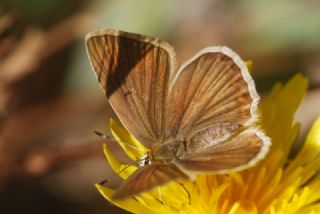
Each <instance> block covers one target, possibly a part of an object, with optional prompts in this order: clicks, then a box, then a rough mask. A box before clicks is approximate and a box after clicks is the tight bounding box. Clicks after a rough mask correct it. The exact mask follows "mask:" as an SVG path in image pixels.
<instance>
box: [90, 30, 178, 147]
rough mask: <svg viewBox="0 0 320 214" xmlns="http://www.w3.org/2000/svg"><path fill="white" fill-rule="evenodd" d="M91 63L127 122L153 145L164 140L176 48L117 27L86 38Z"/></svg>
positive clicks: (146, 141)
mask: <svg viewBox="0 0 320 214" xmlns="http://www.w3.org/2000/svg"><path fill="white" fill-rule="evenodd" d="M86 43H87V51H88V55H89V58H90V61H91V64H92V66H93V68H94V70H95V72H96V75H97V77H98V80H99V82H100V84H101V86H102V88H103V89H104V91H105V93H106V96H107V98H108V100H109V102H110V104H111V106H112V108H113V109H114V110H115V112H116V113H117V115H118V117H119V119H120V120H121V121H122V123H123V124H124V126H125V127H126V128H127V129H128V130H129V131H130V132H131V133H132V134H133V135H134V136H135V137H136V138H137V139H138V140H140V142H143V143H144V144H147V145H149V146H150V144H151V143H154V142H159V141H162V140H163V131H164V130H165V121H164V120H165V118H166V112H165V110H166V109H167V94H168V84H169V79H170V76H169V75H170V73H171V70H175V64H174V55H175V54H174V51H173V48H171V46H170V45H168V44H167V43H165V42H162V41H159V40H157V39H154V38H150V37H144V36H140V35H137V34H131V33H125V32H120V31H115V30H104V31H98V32H95V33H91V34H89V35H88V37H87V39H86Z"/></svg>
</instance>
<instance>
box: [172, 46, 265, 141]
mask: <svg viewBox="0 0 320 214" xmlns="http://www.w3.org/2000/svg"><path fill="white" fill-rule="evenodd" d="M235 58H237V59H238V60H239V61H241V60H240V58H239V57H238V56H237V55H236V54H235V53H234V52H232V51H231V50H230V49H227V48H224V47H213V48H207V49H205V50H203V51H201V52H200V53H199V54H197V55H196V56H195V57H194V58H193V59H192V60H191V62H190V63H187V64H185V66H182V68H181V69H180V70H179V72H178V73H177V76H176V77H175V78H174V80H173V83H172V84H171V88H170V107H169V112H170V113H169V116H168V117H169V118H168V120H167V121H168V126H169V127H170V128H169V130H170V131H174V133H172V134H177V135H182V136H188V135H189V137H190V135H193V134H194V133H195V132H198V131H199V130H202V129H206V128H209V127H214V126H217V125H218V126H221V124H222V125H223V124H231V126H232V127H233V128H234V130H235V129H237V128H239V127H240V126H243V125H245V124H246V123H248V121H252V120H253V117H255V116H256V115H255V108H256V105H257V102H258V100H259V96H258V95H257V93H256V91H255V88H254V83H253V81H252V79H251V77H250V75H249V74H248V71H247V69H246V67H245V66H244V63H243V62H242V64H241V63H236V61H235ZM245 78H246V79H245ZM234 130H232V129H231V130H230V131H231V132H232V131H234Z"/></svg>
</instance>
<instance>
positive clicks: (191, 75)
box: [86, 29, 271, 199]
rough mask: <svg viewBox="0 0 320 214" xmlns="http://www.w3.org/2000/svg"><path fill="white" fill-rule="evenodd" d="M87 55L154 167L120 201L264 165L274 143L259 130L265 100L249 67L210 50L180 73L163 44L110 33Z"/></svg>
mask: <svg viewBox="0 0 320 214" xmlns="http://www.w3.org/2000/svg"><path fill="white" fill-rule="evenodd" d="M86 46H87V53H88V56H89V60H90V63H91V65H92V67H93V70H94V71H95V74H96V76H97V79H98V80H99V82H100V85H101V87H102V89H103V90H104V92H105V95H106V97H107V99H108V101H109V103H110V105H111V107H112V108H113V110H114V111H115V112H116V114H117V116H118V117H119V119H120V121H121V122H122V123H123V125H124V126H125V127H126V129H127V130H129V132H130V133H131V134H132V135H134V137H136V138H137V140H139V141H140V142H141V143H143V144H144V145H145V146H147V147H148V148H149V149H150V152H149V154H148V156H149V157H150V161H151V164H148V165H145V166H142V167H140V168H139V169H137V170H136V171H135V172H134V173H132V174H131V175H130V176H129V178H128V179H127V180H125V181H124V182H123V183H122V184H121V185H120V187H119V188H118V189H117V190H116V192H115V194H114V195H113V199H122V198H125V197H129V196H133V195H136V194H139V193H141V192H144V191H147V190H150V189H152V188H154V187H156V186H159V185H162V184H164V183H167V182H170V181H173V180H177V179H188V178H190V175H192V174H194V173H228V172H232V171H238V170H242V169H246V168H248V167H251V166H253V165H255V164H256V163H257V161H259V160H261V159H263V158H264V156H265V155H266V154H267V152H268V149H269V147H270V144H271V141H270V139H269V137H267V136H266V134H265V133H264V132H263V131H262V130H261V129H260V128H258V127H257V126H256V125H255V124H256V122H257V120H258V115H257V106H258V103H259V99H260V98H259V95H258V94H257V91H256V88H255V84H254V81H253V79H252V77H251V76H250V73H249V72H248V69H247V67H246V65H245V63H244V62H243V61H242V60H241V58H240V57H239V56H238V55H237V54H236V53H235V52H233V51H232V50H231V49H229V48H227V47H224V46H213V47H207V48H205V49H203V50H201V51H200V52H198V53H197V54H195V55H194V56H193V57H192V58H191V59H190V60H188V61H187V62H186V63H184V64H182V65H181V66H180V68H178V67H177V62H176V53H175V50H174V49H173V47H172V46H170V45H169V44H168V43H166V42H164V41H161V40H159V39H156V38H152V37H148V36H143V35H139V34H134V33H128V32H124V31H119V30H114V29H106V30H100V31H96V32H92V33H89V34H88V35H87V37H86Z"/></svg>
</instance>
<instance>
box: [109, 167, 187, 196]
mask: <svg viewBox="0 0 320 214" xmlns="http://www.w3.org/2000/svg"><path fill="white" fill-rule="evenodd" d="M183 178H188V177H187V175H186V174H185V173H183V172H182V171H181V170H180V169H179V168H178V167H177V166H176V165H175V164H166V165H165V164H151V165H147V166H143V167H141V168H139V169H137V170H136V171H135V172H134V173H132V175H130V177H129V178H128V179H127V180H125V181H124V182H123V183H122V184H121V186H120V187H119V188H118V189H117V191H116V192H115V193H114V195H113V196H112V198H113V199H121V198H125V197H129V196H132V195H137V194H139V193H141V192H144V191H147V190H150V189H152V188H154V187H156V186H159V185H162V184H165V183H167V182H169V181H173V180H176V179H183Z"/></svg>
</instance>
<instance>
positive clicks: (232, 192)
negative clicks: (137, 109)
mask: <svg viewBox="0 0 320 214" xmlns="http://www.w3.org/2000/svg"><path fill="white" fill-rule="evenodd" d="M306 88H307V80H306V79H305V78H304V77H303V76H301V75H296V76H295V77H294V78H293V79H291V80H290V81H289V82H288V83H287V84H286V85H281V84H276V85H275V86H274V88H273V90H272V92H271V94H270V95H269V96H268V97H267V98H266V99H265V100H264V101H263V102H262V103H261V105H260V111H261V125H262V127H263V128H264V129H265V131H266V133H267V135H268V136H269V137H270V138H271V139H272V147H271V149H270V152H269V153H268V155H267V157H266V158H265V159H264V160H263V161H261V162H260V163H259V164H257V165H256V166H255V167H253V168H250V169H247V170H244V171H241V172H236V173H231V174H226V175H198V177H197V179H196V180H195V181H194V182H192V181H188V180H186V181H183V182H182V184H181V183H178V182H176V181H173V182H170V183H168V184H166V185H164V186H161V187H159V188H155V189H153V190H152V191H150V192H145V193H142V194H141V195H138V196H135V197H132V198H128V199H124V200H119V201H112V200H111V195H112V194H113V192H114V190H112V189H111V188H108V187H106V186H102V185H99V184H96V187H97V188H98V190H99V191H100V193H101V194H102V195H103V196H104V197H105V198H106V199H107V200H108V201H110V202H111V203H113V204H115V205H116V206H119V207H121V208H123V209H125V210H127V211H129V212H133V213H143V214H148V213H161V214H164V213H166V214H167V213H169V214H170V213H186V214H188V213H190V214H196V213H199V214H200V213H201V214H202V213H204V214H207V213H219V214H220V213H222V214H223V213H229V214H233V213H237V214H238V213H240V214H241V213H271V214H275V213H279V214H280V213H283V214H292V213H302V214H305V213H319V212H320V202H319V200H320V191H319V189H320V175H319V174H317V173H318V172H319V170H320V118H319V119H318V120H317V121H316V122H315V123H314V125H313V127H312V129H311V131H310V133H309V135H308V137H307V139H306V141H305V143H304V144H303V147H302V148H301V149H300V150H299V151H298V152H297V154H292V152H293V147H294V143H295V139H296V138H297V135H298V133H299V128H300V125H299V124H298V123H296V122H295V121H294V114H295V112H296V110H297V108H298V106H299V104H300V102H301V100H302V98H303V96H304V94H305V92H306ZM110 129H111V131H112V134H113V136H114V138H115V139H116V140H117V141H119V142H125V143H126V144H128V145H132V146H134V147H136V148H138V150H136V149H133V148H131V146H125V145H124V144H123V143H120V145H121V146H122V148H123V150H124V151H125V153H126V154H127V155H128V156H129V157H130V158H132V159H135V158H141V157H142V156H143V154H144V152H146V151H147V148H145V147H144V146H143V145H141V144H140V143H139V142H138V141H137V140H136V139H135V138H134V137H133V136H132V135H130V134H129V133H128V132H127V131H126V130H125V129H124V128H123V127H122V126H119V125H117V124H116V123H115V122H114V121H113V120H111V121H110ZM104 152H105V154H106V157H107V159H108V162H109V163H110V165H111V167H112V168H113V169H114V171H116V172H119V171H122V170H123V172H122V173H120V174H119V175H120V176H121V177H122V178H123V179H126V178H127V177H128V176H129V175H130V174H131V173H132V172H133V171H134V170H136V167H135V166H131V167H128V168H126V167H127V165H125V164H122V163H120V162H119V161H118V160H117V159H116V158H115V157H114V156H113V155H112V154H111V153H110V151H109V149H108V147H107V145H104Z"/></svg>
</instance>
